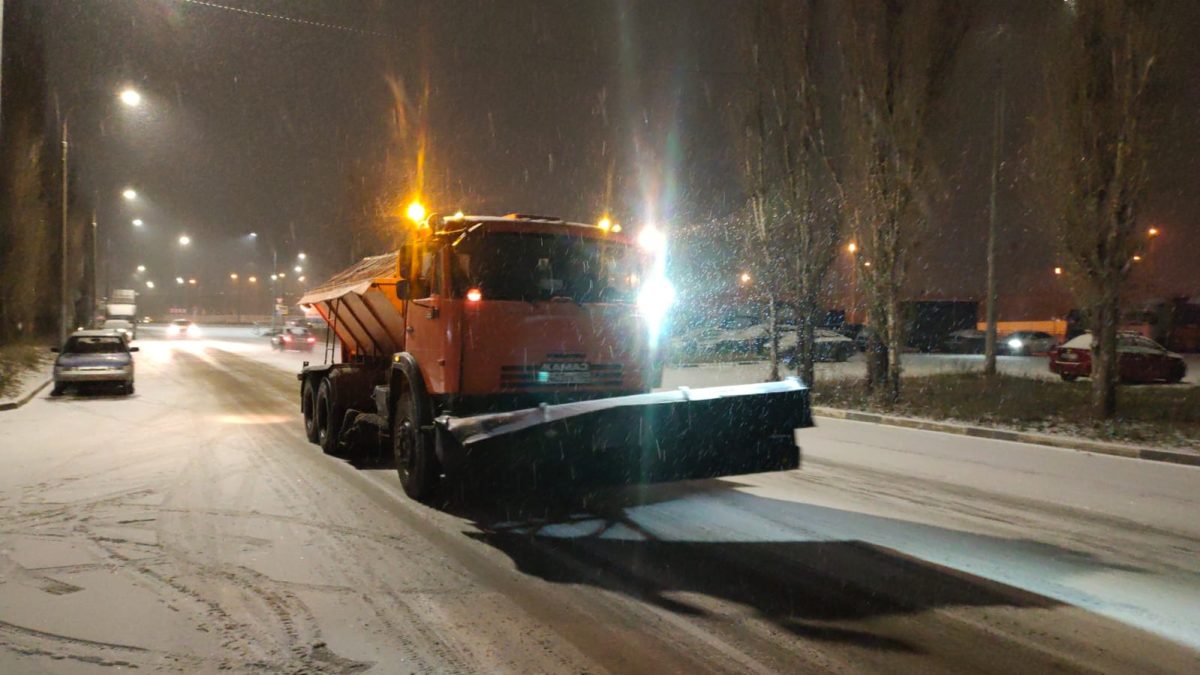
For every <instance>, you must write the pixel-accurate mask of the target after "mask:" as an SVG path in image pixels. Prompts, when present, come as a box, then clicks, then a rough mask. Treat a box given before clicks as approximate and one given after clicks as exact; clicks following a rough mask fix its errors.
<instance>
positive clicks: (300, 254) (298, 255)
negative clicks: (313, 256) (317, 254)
mask: <svg viewBox="0 0 1200 675" xmlns="http://www.w3.org/2000/svg"><path fill="white" fill-rule="evenodd" d="M296 257H297V258H299V259H300V260H304V259H305V258H307V257H308V256H307V255H305V254H304V251H301V252H299V253H297V254H296Z"/></svg>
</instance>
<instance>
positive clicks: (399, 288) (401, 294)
mask: <svg viewBox="0 0 1200 675" xmlns="http://www.w3.org/2000/svg"><path fill="white" fill-rule="evenodd" d="M396 297H397V298H399V299H401V300H407V299H408V279H402V280H400V281H397V282H396Z"/></svg>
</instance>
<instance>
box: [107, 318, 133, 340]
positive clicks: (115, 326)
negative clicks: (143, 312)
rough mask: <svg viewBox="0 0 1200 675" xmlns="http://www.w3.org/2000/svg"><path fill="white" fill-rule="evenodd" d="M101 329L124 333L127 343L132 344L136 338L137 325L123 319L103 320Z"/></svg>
mask: <svg viewBox="0 0 1200 675" xmlns="http://www.w3.org/2000/svg"><path fill="white" fill-rule="evenodd" d="M101 328H102V329H104V330H111V331H117V332H120V333H124V335H125V340H126V341H127V342H132V341H133V340H134V338H136V337H137V324H135V323H133V322H131V321H126V320H125V319H105V321H104V325H103V326H101Z"/></svg>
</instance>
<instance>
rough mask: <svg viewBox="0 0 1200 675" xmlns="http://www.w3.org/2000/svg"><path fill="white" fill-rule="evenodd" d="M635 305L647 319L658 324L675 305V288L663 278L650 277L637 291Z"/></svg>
mask: <svg viewBox="0 0 1200 675" xmlns="http://www.w3.org/2000/svg"><path fill="white" fill-rule="evenodd" d="M637 304H638V308H639V309H641V310H642V313H643V314H645V315H646V317H647V318H648V319H650V320H651V321H652V322H654V323H659V322H661V321H662V319H663V317H664V316H666V314H667V311H668V310H670V309H671V305H673V304H675V287H674V286H672V285H671V282H670V281H667V279H666V278H665V277H650V278H649V279H647V280H646V283H645V284H643V285H642V289H641V290H640V291H638V296H637Z"/></svg>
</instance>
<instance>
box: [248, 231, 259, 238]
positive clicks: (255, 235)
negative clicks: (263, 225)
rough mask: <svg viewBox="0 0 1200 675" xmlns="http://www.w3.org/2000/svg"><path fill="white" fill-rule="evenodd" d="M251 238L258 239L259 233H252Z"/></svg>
mask: <svg viewBox="0 0 1200 675" xmlns="http://www.w3.org/2000/svg"><path fill="white" fill-rule="evenodd" d="M249 237H250V238H251V239H258V233H257V232H251V233H250V234H249Z"/></svg>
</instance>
